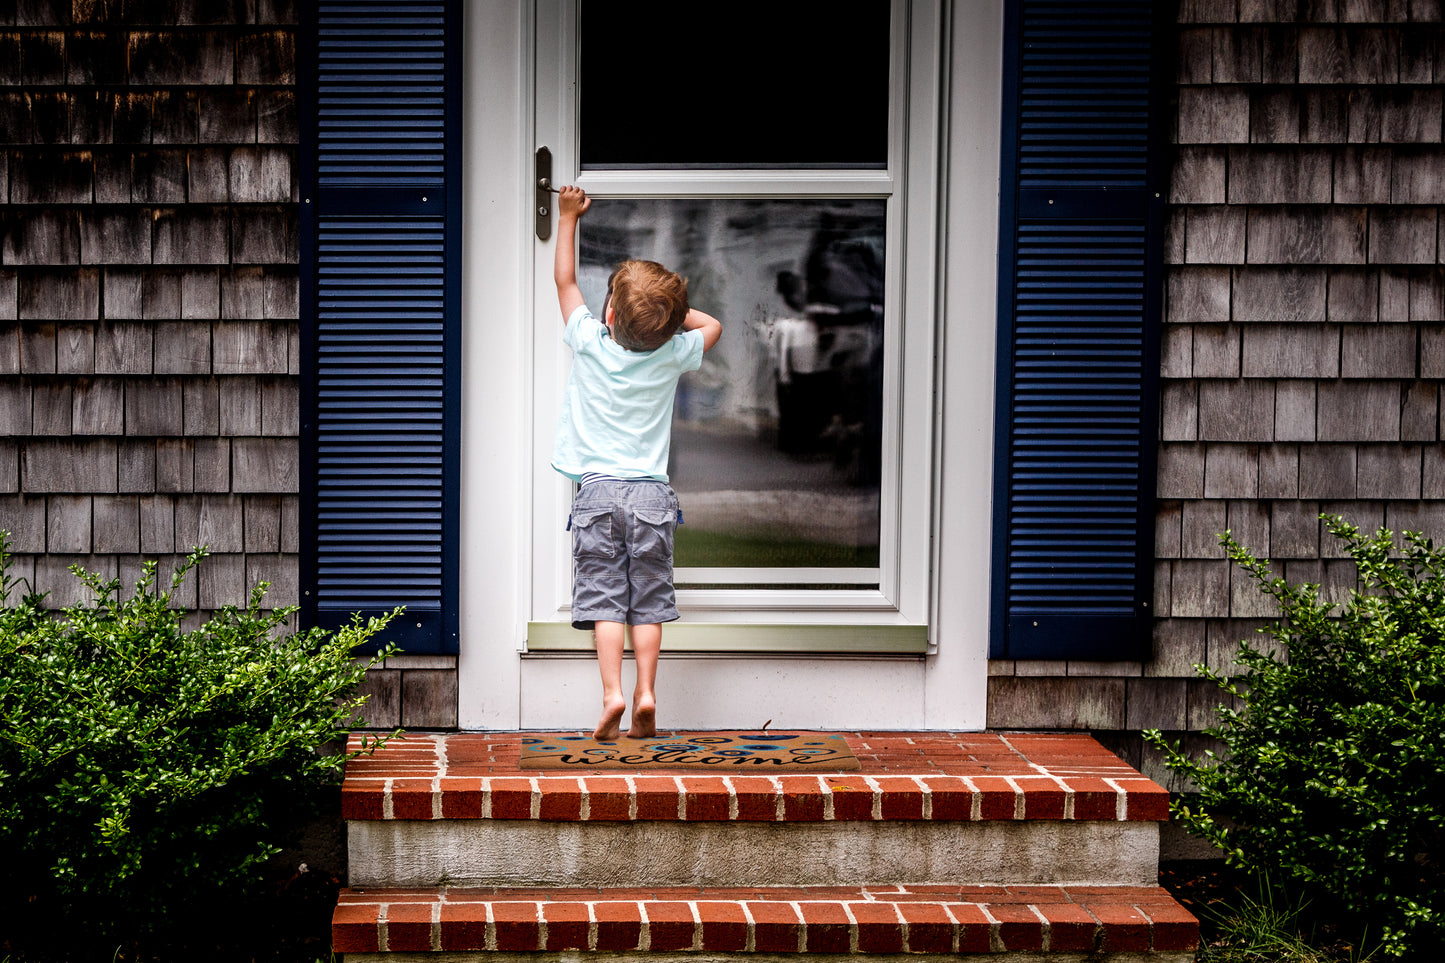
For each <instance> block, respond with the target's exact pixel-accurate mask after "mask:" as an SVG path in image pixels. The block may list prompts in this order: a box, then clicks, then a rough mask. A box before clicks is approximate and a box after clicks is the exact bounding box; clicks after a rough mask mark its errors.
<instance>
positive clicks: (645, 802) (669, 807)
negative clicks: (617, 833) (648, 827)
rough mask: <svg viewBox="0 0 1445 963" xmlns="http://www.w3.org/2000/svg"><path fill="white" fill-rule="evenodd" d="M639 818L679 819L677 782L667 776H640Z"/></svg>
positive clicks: (636, 779) (638, 789)
mask: <svg viewBox="0 0 1445 963" xmlns="http://www.w3.org/2000/svg"><path fill="white" fill-rule="evenodd" d="M633 784H634V785H636V786H637V818H638V819H668V820H676V819H677V782H676V781H675V780H673V779H672V778H670V777H666V776H638V777H637V778H635V779H633Z"/></svg>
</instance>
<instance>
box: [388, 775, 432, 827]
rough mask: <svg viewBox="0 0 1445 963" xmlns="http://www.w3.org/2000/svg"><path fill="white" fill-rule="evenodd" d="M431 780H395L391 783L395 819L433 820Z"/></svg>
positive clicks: (392, 810)
mask: <svg viewBox="0 0 1445 963" xmlns="http://www.w3.org/2000/svg"><path fill="white" fill-rule="evenodd" d="M431 782H432V781H431V780H430V779H394V780H392V783H391V817H392V818H393V819H431V818H432V809H431V801H432V789H431Z"/></svg>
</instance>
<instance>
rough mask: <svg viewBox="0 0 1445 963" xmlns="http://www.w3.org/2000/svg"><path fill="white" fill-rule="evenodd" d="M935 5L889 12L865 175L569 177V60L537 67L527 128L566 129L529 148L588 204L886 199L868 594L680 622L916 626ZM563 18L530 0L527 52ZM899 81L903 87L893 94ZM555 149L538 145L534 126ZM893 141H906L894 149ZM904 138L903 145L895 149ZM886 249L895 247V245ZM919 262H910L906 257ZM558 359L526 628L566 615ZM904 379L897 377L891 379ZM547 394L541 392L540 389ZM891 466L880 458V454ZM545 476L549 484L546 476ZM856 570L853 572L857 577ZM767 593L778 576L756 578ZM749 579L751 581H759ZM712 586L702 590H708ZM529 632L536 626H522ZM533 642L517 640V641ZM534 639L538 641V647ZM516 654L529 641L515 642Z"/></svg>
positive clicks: (544, 344)
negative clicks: (872, 164)
mask: <svg viewBox="0 0 1445 963" xmlns="http://www.w3.org/2000/svg"><path fill="white" fill-rule="evenodd" d="M944 15H945V10H944V5H943V4H941V3H939V2H938V0H893V12H892V16H893V23H894V29H895V34H896V36H898V37H899V38H900V42H899V43H897V44H895V45H894V48H893V56H892V62H891V64H890V71H889V73H890V84H891V85H892V86H893V96H892V99H891V102H892V107H891V108H890V116H889V138H890V140H889V151H890V160H889V167H888V169H887V170H883V171H873V170H831V171H818V170H769V171H763V170H754V169H728V170H648V171H612V170H587V171H578V170H577V168H576V164H577V145H576V143H575V131H576V130H577V124H576V116H575V110H576V100H575V98H568V97H567V96H566V92H567V91H569V90H573V89H575V82H576V77H575V76H574V74H575V58H566V57H562V58H558V59H559V60H560V61H562V62H561V63H558V64H556V65H555V68H556V69H555V70H551V69H549V68H548V65H546V64H543V63H541V62H540V59H541V58H540V55H539V62H538V64H537V65H536V68H535V73H536V78H537V95H536V97H537V104H536V111H535V114H534V116H537V117H541V118H546V117H549V116H550V117H565V116H570V117H571V119H572V123H570V124H556V123H549V122H547V121H546V120H545V119H543V120H539V121H538V122H537V129H536V130H534V131H533V134H534V142H533V143H532V144H531V145H530V147H538V146H544V145H545V146H548V147H549V148H551V149H552V152H553V157H554V178H553V179H554V180H555V181H557V182H559V183H561V182H563V180H564V179H566V180H568V181H570V182H574V183H577V184H578V185H580V186H582V187H584V188H585V189H587V190H588V192H589V193H592V194H595V195H598V196H611V197H638V196H647V197H656V196H675V197H688V198H696V197H704V198H706V197H719V198H721V197H732V196H761V197H807V196H814V197H840V198H848V197H860V198H861V197H874V198H878V197H881V198H884V199H886V200H888V213H887V231H888V238H889V243H888V251H887V254H886V265H885V272H886V275H887V276H888V277H890V278H894V279H896V280H894V281H893V282H892V283H891V284H890V285H889V288H888V292H887V294H886V297H887V301H886V303H885V318H887V317H890V316H891V317H896V318H898V319H899V321H898V322H897V323H894V324H890V325H889V326H888V327H887V329H886V331H885V349H884V350H885V358H889V359H891V360H890V362H889V363H888V367H887V371H886V372H885V379H884V406H885V407H884V411H885V416H884V418H885V421H884V465H883V483H882V485H881V486H880V487H881V496H882V497H881V499H880V501H881V504H882V506H883V508H882V511H881V512H880V548H881V554H882V557H881V559H880V566H879V569H880V571H879V575H878V577H877V578H876V579H870V581H876V582H877V584H878V588H877V589H858V590H846V591H830V590H822V589H819V590H791V589H776V590H774V589H763V588H750V589H727V590H719V589H703V590H700V589H686V588H683V589H679V590H678V604H679V608H680V609H682V610H683V612H684V613H685V618H705V619H714V620H719V621H726V622H731V623H734V624H738V625H739V628H742V627H744V626H745V625H746V624H747V623H752V622H755V621H756V620H757V619H759V618H760V617H763V618H769V619H776V618H777V617H778V616H779V615H780V614H782V615H784V616H786V617H787V618H788V620H789V621H790V622H791V621H793V620H794V619H802V618H807V619H809V620H810V621H815V622H817V621H819V620H821V621H822V623H824V624H828V623H836V624H842V623H844V622H856V623H860V624H874V625H887V624H889V623H893V622H898V621H900V620H901V621H903V622H905V623H908V624H914V625H919V626H925V625H927V624H928V622H929V612H930V598H931V592H930V580H931V573H932V554H933V549H932V544H931V537H930V532H931V527H932V525H933V517H932V505H933V488H934V484H933V482H934V474H935V471H934V464H935V463H934V458H935V451H936V449H935V445H934V428H933V421H934V406H935V398H934V372H935V367H936V359H935V355H934V346H935V342H936V340H937V326H938V325H939V324H941V323H942V315H941V314H940V312H939V310H938V298H937V292H938V282H939V277H940V274H941V270H942V265H941V263H940V253H939V252H940V243H939V242H940V237H939V227H940V213H939V208H940V198H941V191H940V187H939V183H940V179H941V172H942V169H943V168H942V165H943V163H944V157H943V152H942V145H943V143H944V140H943V130H942V128H943V125H944V121H943V118H944V117H945V115H946V114H945V111H944V103H945V91H944V89H943V86H942V84H943V79H944V77H945V71H944V60H945V57H946V53H947V40H946V37H947V34H946V33H945V32H944V30H943V27H944V26H945V24H944ZM575 21H576V8H575V5H574V3H573V2H571V0H540V2H539V3H538V6H537V16H536V20H535V29H536V32H537V35H538V37H539V39H538V41H537V43H536V49H537V50H539V51H540V50H543V49H547V48H548V45H551V46H552V47H553V48H554V49H562V48H561V44H562V43H563V41H564V40H565V38H566V37H568V36H574V35H575ZM900 75H901V76H902V78H903V80H904V82H903V83H899V82H898V81H899V79H900ZM548 127H550V128H552V130H553V131H555V132H556V135H557V136H555V137H553V138H550V139H549V138H548V137H547V136H544V131H545V130H546V128H548ZM905 135H908V136H907V137H906V136H905ZM909 138H911V139H909ZM895 239H896V241H895ZM919 252H923V255H922V256H920V255H919ZM550 253H551V249H550V246H549V245H545V246H544V245H542V244H535V245H534V252H533V257H534V260H535V261H536V262H538V263H537V270H535V271H534V278H535V280H534V284H533V288H532V303H533V305H534V306H540V309H541V310H540V311H539V312H538V314H540V313H541V312H545V310H546V306H547V305H548V304H549V303H550V302H551V301H552V300H553V299H554V298H555V295H554V293H553V292H552V291H551V288H550V284H551V281H550V273H549V272H546V271H545V270H543V268H544V267H545V264H546V263H548V260H547V259H548V258H549V257H550ZM557 341H559V338H558V332H557V331H555V330H553V327H552V326H551V325H542V324H541V323H540V322H539V323H538V324H537V332H536V335H535V339H534V342H533V352H534V357H535V358H537V359H539V360H543V359H547V358H549V356H553V355H560V354H561V352H560V349H558V348H556V347H555V345H554V344H553V342H557ZM565 361H566V359H565V357H557V358H556V362H557V363H556V364H552V365H548V367H547V370H537V372H536V374H535V376H534V379H533V396H532V397H533V401H532V406H533V417H532V419H531V423H532V430H533V438H534V445H533V447H534V449H535V450H534V452H533V457H532V459H531V460H532V465H533V473H534V474H533V479H534V485H533V491H534V508H533V529H532V530H533V550H534V553H535V561H534V565H533V572H534V575H533V590H532V593H531V603H530V606H529V614H530V616H531V617H532V618H533V619H538V620H543V621H562V620H565V618H566V611H567V607H568V605H569V603H570V597H569V596H570V584H571V582H570V558H569V557H568V555H567V552H566V545H565V539H564V537H563V536H562V535H561V534H560V530H561V525H560V524H559V523H558V522H557V519H558V518H565V515H566V508H567V505H568V504H569V503H570V499H571V492H572V488H571V484H570V483H569V482H568V481H567V480H566V479H564V478H562V477H561V476H559V475H557V474H556V472H554V471H553V470H552V469H551V468H550V466H549V465H548V463H547V454H548V450H547V447H546V442H547V440H548V439H550V437H551V434H550V433H551V425H552V422H553V421H554V420H555V413H556V405H557V404H558V399H560V395H561V386H562V384H563V383H564V380H565V370H566V364H565ZM905 372H906V373H907V377H906V378H905V377H904V374H905ZM554 388H555V390H553V389H554ZM890 451H891V452H893V453H894V457H891V458H890V457H889V452H890ZM548 476H551V478H549V477H548ZM706 571H707V570H700V569H693V570H689V569H679V570H678V580H679V582H681V581H691V582H702V581H703V579H702V578H700V577H699V576H700V575H704V574H706ZM864 571H865V570H857V572H855V577H861V573H862V572H864ZM761 573H762V574H763V577H764V578H765V579H767V580H770V581H778V580H779V579H781V578H783V577H784V575H785V574H786V573H785V571H784V570H771V569H769V570H761ZM759 581H761V579H760V580H759ZM714 584H715V580H714ZM534 624H536V623H534ZM532 634H533V633H530V632H529V636H530V635H532ZM539 641H540V639H539ZM529 644H530V643H529Z"/></svg>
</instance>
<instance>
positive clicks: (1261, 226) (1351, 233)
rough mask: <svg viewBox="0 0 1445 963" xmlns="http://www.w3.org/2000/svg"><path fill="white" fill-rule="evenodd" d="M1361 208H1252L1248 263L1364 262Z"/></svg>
mask: <svg viewBox="0 0 1445 963" xmlns="http://www.w3.org/2000/svg"><path fill="white" fill-rule="evenodd" d="M1366 216H1367V214H1366V209H1365V208H1363V207H1358V208H1347V207H1324V206H1310V207H1274V206H1270V207H1252V208H1250V209H1249V221H1248V240H1247V245H1248V249H1249V263H1250V264H1363V263H1364V262H1365V237H1366V234H1365V222H1366Z"/></svg>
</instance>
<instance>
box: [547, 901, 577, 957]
mask: <svg viewBox="0 0 1445 963" xmlns="http://www.w3.org/2000/svg"><path fill="white" fill-rule="evenodd" d="M542 919H544V920H546V921H547V945H546V946H545V947H543V948H544V949H547V950H585V949H587V924H588V922H589V920H588V918H587V906H586V905H585V904H583V903H561V902H558V903H543V904H542Z"/></svg>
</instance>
